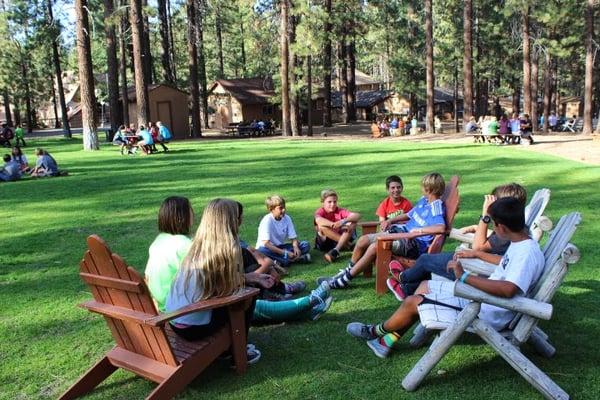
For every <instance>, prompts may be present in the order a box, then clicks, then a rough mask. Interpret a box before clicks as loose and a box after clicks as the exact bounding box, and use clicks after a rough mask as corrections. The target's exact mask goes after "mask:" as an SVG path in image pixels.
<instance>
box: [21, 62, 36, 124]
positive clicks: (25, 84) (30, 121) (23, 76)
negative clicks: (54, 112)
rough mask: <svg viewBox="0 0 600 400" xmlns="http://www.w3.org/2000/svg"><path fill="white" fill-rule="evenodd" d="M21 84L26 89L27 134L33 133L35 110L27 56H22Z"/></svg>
mask: <svg viewBox="0 0 600 400" xmlns="http://www.w3.org/2000/svg"><path fill="white" fill-rule="evenodd" d="M21 79H22V80H21V82H22V84H23V87H24V88H25V114H26V117H27V132H29V133H31V132H32V131H33V118H32V117H33V116H32V113H33V110H32V108H31V86H30V84H29V66H28V65H27V60H26V56H24V55H23V54H21Z"/></svg>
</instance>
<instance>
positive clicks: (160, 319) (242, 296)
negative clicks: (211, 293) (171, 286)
mask: <svg viewBox="0 0 600 400" xmlns="http://www.w3.org/2000/svg"><path fill="white" fill-rule="evenodd" d="M259 292H260V290H259V289H256V288H244V289H242V290H241V291H240V292H239V293H237V294H234V295H231V296H227V297H217V298H213V299H209V300H203V301H201V302H198V303H194V304H190V305H188V306H185V307H181V308H180V309H179V310H176V311H173V312H170V313H164V314H160V315H157V316H152V317H151V318H147V319H146V320H145V321H144V323H145V324H146V325H150V326H162V325H164V324H165V323H166V322H168V321H171V320H172V319H175V318H178V317H182V316H184V315H187V314H191V313H194V312H198V311H208V310H213V309H215V308H221V307H227V306H231V305H234V304H236V303H239V302H241V301H244V300H247V299H251V298H252V297H255V296H258V293H259Z"/></svg>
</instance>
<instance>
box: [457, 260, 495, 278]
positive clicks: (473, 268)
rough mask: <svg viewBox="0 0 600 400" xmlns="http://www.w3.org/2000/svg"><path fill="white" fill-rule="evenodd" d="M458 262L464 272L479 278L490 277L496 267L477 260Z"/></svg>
mask: <svg viewBox="0 0 600 400" xmlns="http://www.w3.org/2000/svg"><path fill="white" fill-rule="evenodd" d="M459 261H460V264H461V265H462V266H463V268H464V269H465V270H467V271H469V272H472V273H475V274H477V275H481V276H490V275H491V274H492V273H494V271H495V270H496V267H497V265H496V264H492V263H489V262H485V261H483V260H480V259H478V258H461V259H459Z"/></svg>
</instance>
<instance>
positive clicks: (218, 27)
mask: <svg viewBox="0 0 600 400" xmlns="http://www.w3.org/2000/svg"><path fill="white" fill-rule="evenodd" d="M215 32H216V37H217V56H218V58H219V71H218V73H217V77H218V78H219V79H223V78H224V77H225V61H224V60H223V21H222V19H221V13H220V10H219V9H217V10H215Z"/></svg>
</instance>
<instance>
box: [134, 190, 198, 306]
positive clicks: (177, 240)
mask: <svg viewBox="0 0 600 400" xmlns="http://www.w3.org/2000/svg"><path fill="white" fill-rule="evenodd" d="M193 223H194V211H193V210H192V206H191V205H190V201H189V200H188V199H187V198H185V197H177V196H173V197H168V198H167V199H165V201H163V203H162V205H161V206H160V210H159V211H158V230H159V231H160V233H159V234H158V236H157V237H156V239H154V241H153V242H152V244H151V245H150V248H149V249H148V253H149V254H148V263H147V264H146V272H145V274H146V283H147V284H148V288H149V289H150V294H152V297H153V298H154V300H155V301H156V305H157V307H158V310H159V311H160V312H165V300H166V298H167V295H168V294H169V291H170V290H171V286H172V284H173V280H174V279H175V275H176V274H177V270H178V269H179V266H180V264H181V261H183V259H184V258H185V256H186V255H187V253H188V251H189V249H190V246H191V244H192V241H191V239H190V238H189V237H188V235H189V233H190V230H191V228H192V224H193Z"/></svg>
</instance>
